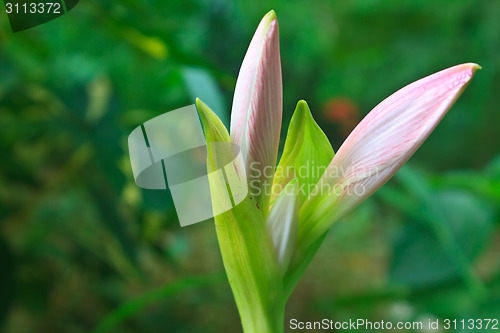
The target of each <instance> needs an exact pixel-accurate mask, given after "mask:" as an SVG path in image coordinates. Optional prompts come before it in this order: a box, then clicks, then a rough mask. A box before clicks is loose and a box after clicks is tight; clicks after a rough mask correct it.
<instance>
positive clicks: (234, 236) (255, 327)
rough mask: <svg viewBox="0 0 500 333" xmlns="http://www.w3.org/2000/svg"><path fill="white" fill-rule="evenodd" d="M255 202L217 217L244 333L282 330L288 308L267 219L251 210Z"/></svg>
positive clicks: (224, 260) (225, 265)
mask: <svg viewBox="0 0 500 333" xmlns="http://www.w3.org/2000/svg"><path fill="white" fill-rule="evenodd" d="M254 201H255V200H252V199H250V198H247V199H245V200H244V201H243V202H242V203H241V204H240V205H238V206H237V207H235V208H234V209H233V210H231V211H229V212H226V213H223V214H221V215H219V216H217V217H216V218H215V226H216V230H217V237H218V240H219V246H220V249H221V253H222V259H223V262H224V267H225V269H226V272H227V276H228V280H229V283H230V285H231V289H232V291H233V295H234V299H235V301H236V305H237V307H238V311H239V313H240V317H241V323H242V326H243V330H244V332H245V333H266V332H269V333H271V332H272V333H280V332H283V322H284V308H285V301H284V299H285V298H284V295H283V285H282V279H281V276H280V272H279V269H278V265H277V262H276V258H275V255H274V251H273V249H272V243H271V240H270V237H269V235H268V234H267V232H266V228H265V225H264V222H265V221H264V218H263V217H262V214H260V212H257V213H258V214H255V213H252V209H249V207H250V206H255V205H254V204H255V202H254ZM249 215H254V216H252V217H251V216H249ZM259 216H260V217H259Z"/></svg>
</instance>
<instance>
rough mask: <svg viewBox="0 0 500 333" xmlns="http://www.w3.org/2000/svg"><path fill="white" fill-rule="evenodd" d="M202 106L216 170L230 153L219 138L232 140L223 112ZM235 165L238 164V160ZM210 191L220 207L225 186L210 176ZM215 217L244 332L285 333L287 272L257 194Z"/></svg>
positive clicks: (206, 133)
mask: <svg viewBox="0 0 500 333" xmlns="http://www.w3.org/2000/svg"><path fill="white" fill-rule="evenodd" d="M196 104H197V106H198V112H199V114H200V118H201V120H202V123H203V127H204V132H205V139H206V141H207V146H208V160H209V163H208V168H209V170H208V172H210V168H211V170H216V169H217V168H218V167H220V165H218V163H219V161H220V160H221V157H220V156H219V154H220V153H222V154H225V153H226V151H224V150H222V151H221V149H215V147H218V146H217V142H228V143H229V141H230V139H229V135H228V133H227V130H226V128H225V127H224V125H223V124H222V122H221V121H220V119H219V118H218V117H217V115H215V113H213V111H212V110H210V108H209V107H208V106H207V105H205V104H204V103H203V102H201V101H200V100H197V101H196ZM222 160H225V158H222ZM229 165H234V167H235V168H238V165H237V163H236V164H235V163H232V164H229ZM225 168H227V166H226V167H225ZM209 179H210V177H209ZM214 185H215V186H214ZM210 190H211V196H212V202H213V205H214V207H215V205H216V204H217V198H218V197H219V195H220V193H219V192H221V190H223V187H220V186H218V185H217V184H214V183H213V182H212V180H211V179H210ZM214 220H215V228H216V231H217V238H218V241H219V247H220V250H221V254H222V260H223V262H224V267H225V269H226V273H227V277H228V280H229V283H230V285H231V289H232V291H233V295H234V299H235V301H236V305H237V306H238V311H239V313H240V317H241V321H242V325H243V329H244V331H245V332H263V333H265V332H282V330H283V321H284V304H285V301H284V297H283V286H282V279H281V273H280V270H279V265H278V260H277V256H276V254H275V252H274V247H273V244H272V240H271V237H270V235H269V233H268V231H267V228H266V221H265V219H264V215H263V214H262V211H261V209H260V208H259V206H258V204H257V201H256V198H252V197H250V196H246V197H245V199H243V201H242V202H241V203H239V204H238V205H236V206H234V207H233V208H232V209H230V210H228V211H226V212H224V213H222V214H220V215H217V216H215V217H214Z"/></svg>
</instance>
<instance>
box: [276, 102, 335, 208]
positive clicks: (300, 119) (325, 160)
mask: <svg viewBox="0 0 500 333" xmlns="http://www.w3.org/2000/svg"><path fill="white" fill-rule="evenodd" d="M334 155H335V153H334V152H333V148H332V146H331V145H330V141H328V138H327V137H326V135H325V133H323V131H322V130H321V128H320V127H319V126H318V124H317V123H316V121H314V119H313V117H312V115H311V111H310V110H309V106H308V105H307V103H306V102H305V101H303V100H301V101H299V102H298V103H297V107H296V108H295V112H294V114H293V116H292V120H291V121H290V126H289V127H288V133H287V137H286V141H285V147H284V149H283V155H282V156H281V160H280V163H279V164H278V168H277V170H276V174H275V176H274V182H273V193H272V200H273V199H275V198H276V197H277V195H278V194H279V192H280V191H279V190H280V189H283V188H284V187H285V185H286V184H288V183H289V182H290V180H292V179H293V178H298V179H299V184H300V189H299V199H300V202H301V203H303V202H304V201H305V199H306V198H307V197H308V196H309V193H311V191H312V190H313V189H314V185H316V183H317V182H318V180H319V178H320V177H321V175H322V174H323V172H324V171H325V169H326V167H327V166H328V164H330V162H331V160H332V158H333V156H334Z"/></svg>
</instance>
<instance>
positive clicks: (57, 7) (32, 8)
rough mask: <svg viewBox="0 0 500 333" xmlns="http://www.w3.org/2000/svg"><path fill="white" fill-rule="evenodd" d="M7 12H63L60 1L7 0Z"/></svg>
mask: <svg viewBox="0 0 500 333" xmlns="http://www.w3.org/2000/svg"><path fill="white" fill-rule="evenodd" d="M5 10H6V12H7V14H61V4H60V3H58V2H31V3H21V4H20V3H17V2H16V3H12V2H7V1H6V2H5Z"/></svg>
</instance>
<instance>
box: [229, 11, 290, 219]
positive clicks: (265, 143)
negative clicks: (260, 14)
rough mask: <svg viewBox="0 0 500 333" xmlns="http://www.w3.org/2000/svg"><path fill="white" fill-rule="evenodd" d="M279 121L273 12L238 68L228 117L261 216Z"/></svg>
mask: <svg viewBox="0 0 500 333" xmlns="http://www.w3.org/2000/svg"><path fill="white" fill-rule="evenodd" d="M281 117H282V82H281V61H280V50H279V36H278V21H277V19H276V14H275V13H274V11H271V12H269V13H268V14H267V15H266V16H264V18H263V19H262V21H261V22H260V24H259V27H258V28H257V31H256V32H255V35H254V36H253V38H252V41H251V43H250V46H249V48H248V51H247V53H246V55H245V59H244V60H243V64H242V65H241V69H240V73H239V76H238V81H237V82H236V90H235V93H234V100H233V107H232V114H231V131H230V132H231V139H232V141H233V142H234V143H236V144H238V145H239V146H240V148H241V151H242V155H243V158H244V159H245V162H246V167H247V177H248V180H249V182H250V183H251V184H252V181H254V182H253V186H252V188H253V189H257V188H259V189H261V191H260V192H261V194H259V193H255V196H256V197H257V199H258V201H259V203H260V206H261V208H262V209H263V212H264V213H265V214H264V215H267V207H268V201H269V194H268V193H264V192H266V191H265V190H264V187H265V186H270V184H272V179H273V175H274V168H275V166H276V158H277V154H278V144H279V135H280V129H281Z"/></svg>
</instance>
